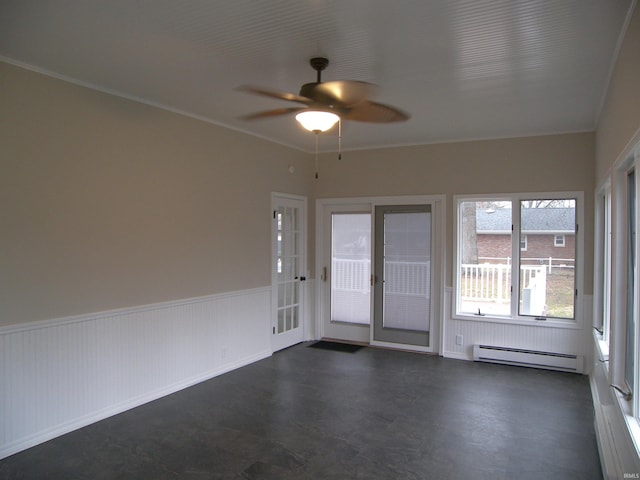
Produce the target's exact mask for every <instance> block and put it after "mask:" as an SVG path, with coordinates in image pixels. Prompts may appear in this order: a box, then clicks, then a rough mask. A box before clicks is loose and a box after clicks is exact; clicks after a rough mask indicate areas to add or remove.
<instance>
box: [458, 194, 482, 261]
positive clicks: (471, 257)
mask: <svg viewBox="0 0 640 480" xmlns="http://www.w3.org/2000/svg"><path fill="white" fill-rule="evenodd" d="M461 228H462V252H461V253H462V259H461V260H462V263H465V264H476V263H478V242H477V225H476V202H463V203H462V225H461Z"/></svg>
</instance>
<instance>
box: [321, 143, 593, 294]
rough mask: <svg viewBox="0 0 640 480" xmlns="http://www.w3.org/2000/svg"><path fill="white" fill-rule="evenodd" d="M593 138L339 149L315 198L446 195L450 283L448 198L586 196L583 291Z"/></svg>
mask: <svg viewBox="0 0 640 480" xmlns="http://www.w3.org/2000/svg"><path fill="white" fill-rule="evenodd" d="M593 173H594V134H593V133H580V134H569V135H550V136H540V137H526V138H513V139H503V140H487V141H473V142H462V143H446V144H437V145H425V146H416V147H403V148H391V149H380V150H369V151H353V152H345V153H343V155H342V160H338V159H337V157H336V156H335V155H324V156H323V157H322V159H321V175H320V178H319V179H318V180H317V181H315V182H314V195H315V196H316V197H318V198H324V197H350V196H376V195H421V194H422V195H427V194H446V195H447V232H446V234H447V242H446V245H447V261H446V267H447V270H446V271H447V275H446V284H447V285H449V286H450V285H451V272H452V263H453V260H452V236H453V217H454V215H453V208H452V205H453V195H456V194H481V193H488V194H489V193H512V192H555V191H574V190H577V191H583V192H584V193H585V204H586V209H585V225H584V226H583V227H584V233H585V261H586V265H585V272H584V275H585V277H584V281H585V284H584V285H585V292H586V293H591V292H592V290H593V288H592V269H593V241H592V239H593V189H594V176H593Z"/></svg>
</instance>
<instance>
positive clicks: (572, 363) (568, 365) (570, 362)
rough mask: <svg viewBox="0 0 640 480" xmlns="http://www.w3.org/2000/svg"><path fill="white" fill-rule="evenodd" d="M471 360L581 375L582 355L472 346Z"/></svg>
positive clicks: (491, 346)
mask: <svg viewBox="0 0 640 480" xmlns="http://www.w3.org/2000/svg"><path fill="white" fill-rule="evenodd" d="M473 360H474V361H476V362H490V363H502V364H505V365H517V366H520V367H533V368H544V369H547V370H560V371H563V372H575V373H582V371H583V369H582V365H583V357H582V355H571V354H567V353H554V352H541V351H537V350H524V349H521V348H511V347H497V346H493V345H474V346H473Z"/></svg>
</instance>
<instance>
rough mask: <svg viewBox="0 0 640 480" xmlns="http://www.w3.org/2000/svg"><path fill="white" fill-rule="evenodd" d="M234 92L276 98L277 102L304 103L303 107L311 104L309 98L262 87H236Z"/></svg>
mask: <svg viewBox="0 0 640 480" xmlns="http://www.w3.org/2000/svg"><path fill="white" fill-rule="evenodd" d="M236 90H238V91H240V92H246V93H252V94H254V95H261V96H263V97H270V98H277V99H279V100H288V101H290V102H298V103H304V104H305V105H309V104H310V103H311V102H312V100H311V99H310V98H307V97H303V96H301V95H296V94H295V93H289V92H281V91H279V90H271V89H269V88H264V87H254V86H252V85H242V86H240V87H237V88H236Z"/></svg>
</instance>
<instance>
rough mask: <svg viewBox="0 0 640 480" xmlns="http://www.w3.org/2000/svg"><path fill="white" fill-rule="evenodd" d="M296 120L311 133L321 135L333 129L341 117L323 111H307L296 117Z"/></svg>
mask: <svg viewBox="0 0 640 480" xmlns="http://www.w3.org/2000/svg"><path fill="white" fill-rule="evenodd" d="M296 120H297V121H298V123H299V124H300V125H302V126H303V127H304V128H305V129H307V130H309V131H310V132H315V133H320V132H326V131H327V130H329V129H330V128H331V127H333V126H334V125H335V124H336V122H337V121H338V120H340V117H339V116H338V115H336V114H335V113H331V112H326V111H323V110H305V111H304V112H300V113H298V114H297V115H296Z"/></svg>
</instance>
